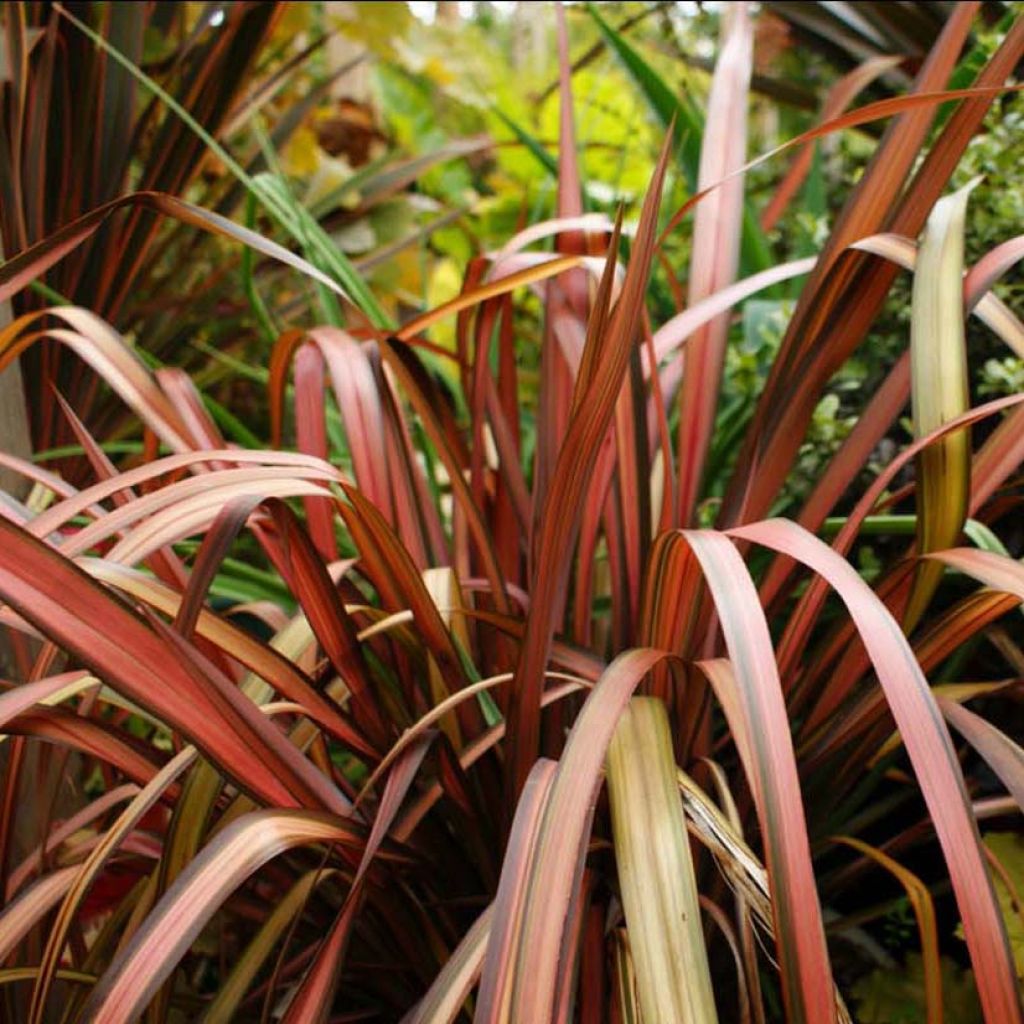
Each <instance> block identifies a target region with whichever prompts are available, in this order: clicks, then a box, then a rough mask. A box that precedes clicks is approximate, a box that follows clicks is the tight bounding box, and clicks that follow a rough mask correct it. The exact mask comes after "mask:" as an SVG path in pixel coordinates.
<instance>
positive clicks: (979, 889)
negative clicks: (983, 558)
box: [729, 519, 1022, 1024]
mask: <svg viewBox="0 0 1024 1024" xmlns="http://www.w3.org/2000/svg"><path fill="white" fill-rule="evenodd" d="M729 532H730V535H731V536H734V537H736V538H738V539H743V540H751V541H754V542H755V543H758V544H763V545H765V546H766V547H770V548H773V549H774V550H776V551H781V552H783V553H785V554H787V555H789V556H790V557H793V558H796V559H798V560H799V561H801V562H803V563H804V564H806V565H808V566H810V567H811V568H813V569H814V570H815V571H816V572H818V573H820V574H821V575H822V576H824V577H825V578H826V579H827V580H828V582H829V583H830V584H831V585H832V586H833V587H834V588H835V589H836V590H837V591H838V593H839V595H840V597H842V599H843V601H844V603H845V604H846V606H847V608H848V610H849V612H850V615H851V617H852V618H853V620H854V622H855V624H856V626H857V630H858V632H859V633H860V636H861V639H862V640H863V642H864V645H865V647H866V648H867V651H868V654H869V656H870V658H871V662H872V664H873V666H874V669H875V672H876V674H877V677H878V681H879V683H880V684H881V686H882V689H883V691H884V693H885V697H886V700H887V702H888V705H889V708H890V710H891V711H892V714H893V717H894V718H895V720H896V726H897V728H898V729H899V731H900V734H901V736H902V738H903V742H904V745H905V746H906V749H907V753H908V755H909V757H910V761H911V764H912V765H913V767H914V771H915V774H916V775H917V779H918V782H919V784H920V786H921V790H922V794H923V796H924V799H925V803H926V804H927V806H928V810H929V812H930V814H931V818H932V821H933V822H934V827H935V832H936V834H937V836H938V839H939V843H940V845H941V847H942V852H943V855H944V856H945V859H946V864H947V866H948V868H949V873H950V879H951V881H952V883H953V892H954V894H955V895H956V899H957V905H958V907H959V909H960V914H961V916H962V919H963V922H964V931H965V934H966V936H967V946H968V949H969V950H970V954H971V962H972V963H973V965H974V971H975V976H976V978H977V981H978V991H979V994H980V996H981V1001H982V1007H983V1008H984V1010H985V1013H986V1016H987V1018H988V1019H989V1020H998V1021H1007V1022H1017V1024H1019V1022H1020V1021H1021V1020H1022V1016H1021V1006H1020V996H1019V994H1018V992H1017V986H1016V980H1015V977H1014V970H1013V964H1012V959H1011V958H1010V955H1009V950H1008V946H1007V940H1006V931H1005V928H1004V926H1003V921H1002V918H1001V916H1000V914H999V908H998V905H997V903H996V899H995V894H994V892H993V889H992V883H991V880H990V878H989V875H988V871H987V868H986V866H985V861H984V856H983V854H982V852H981V839H980V836H979V835H978V826H977V823H976V821H975V818H974V813H973V811H972V808H971V804H970V799H969V797H968V795H967V791H966V788H965V786H964V781H963V775H962V773H961V770H960V765H959V762H958V761H957V757H956V751H955V750H954V748H953V744H952V742H951V740H950V738H949V732H948V731H947V729H946V725H945V722H944V721H943V720H942V715H941V712H940V711H939V709H938V706H937V705H936V703H935V698H934V696H933V695H932V692H931V689H930V687H929V686H928V681H927V680H926V679H925V677H924V675H923V673H922V672H921V669H920V667H919V665H918V664H917V661H916V660H915V659H914V655H913V652H912V650H911V649H910V646H909V644H908V643H907V640H906V638H905V637H904V635H903V632H902V630H901V629H900V628H899V626H898V624H897V623H896V621H895V620H894V619H893V617H892V615H891V613H890V612H889V611H888V609H886V607H885V606H884V605H883V604H882V602H881V601H880V600H879V598H878V596H877V595H876V594H875V593H874V592H873V591H872V590H871V588H870V587H869V586H868V585H867V584H866V583H865V582H864V581H863V580H862V579H861V578H860V576H859V575H858V574H857V572H856V570H855V569H854V568H853V567H852V566H851V565H850V564H849V563H848V562H846V561H845V560H844V559H843V558H842V557H841V556H839V555H838V554H837V553H836V552H835V551H833V550H832V549H831V548H829V547H828V546H826V545H825V544H824V543H823V542H822V541H820V540H818V539H817V538H816V537H814V536H813V535H811V534H809V533H807V532H806V531H804V530H802V529H801V528H800V527H799V526H797V525H796V524H795V523H789V522H786V521H785V520H781V519H775V520H771V521H769V522H765V523H757V524H754V525H751V526H742V527H736V528H735V529H733V530H731V531H729ZM978 553H979V554H980V553H981V552H978Z"/></svg>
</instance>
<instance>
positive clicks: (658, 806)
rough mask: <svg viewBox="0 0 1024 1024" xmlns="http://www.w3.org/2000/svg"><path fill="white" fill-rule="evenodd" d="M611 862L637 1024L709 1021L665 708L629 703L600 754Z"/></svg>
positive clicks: (711, 1010)
mask: <svg viewBox="0 0 1024 1024" xmlns="http://www.w3.org/2000/svg"><path fill="white" fill-rule="evenodd" d="M607 769H608V794H609V798H610V801H611V811H612V830H613V834H614V838H615V857H616V862H617V864H618V873H619V887H620V890H621V893H622V905H623V909H624V910H625V914H626V928H627V930H628V933H629V947H630V951H631V953H632V958H633V964H634V967H635V971H636V988H637V992H638V994H639V998H640V1007H641V1010H642V1012H643V1019H644V1020H645V1021H674V1022H678V1024H698V1022H701V1024H702V1022H705V1021H708V1022H712V1024H714V1022H716V1021H717V1019H718V1018H717V1015H716V1012H715V1001H714V997H713V995H712V989H711V977H710V974H709V973H708V962H707V952H706V950H705V947H704V936H703V929H702V927H701V917H700V904H699V902H698V899H697V883H696V881H695V879H694V874H693V861H692V858H691V856H690V845H689V840H688V838H687V835H686V825H685V822H684V820H683V808H682V802H681V801H680V798H679V793H678V790H677V788H676V765H675V756H674V754H673V751H672V735H671V732H670V730H669V722H668V714H667V712H666V710H665V705H664V704H662V702H661V701H660V700H657V699H655V698H652V697H635V698H633V700H632V701H631V702H630V704H629V706H628V707H627V708H626V710H625V712H624V713H623V715H622V717H621V718H620V719H619V724H618V726H617V727H616V730H615V735H614V737H613V738H612V742H611V745H610V746H609V748H608V760H607Z"/></svg>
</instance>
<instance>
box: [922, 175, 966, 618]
mask: <svg viewBox="0 0 1024 1024" xmlns="http://www.w3.org/2000/svg"><path fill="white" fill-rule="evenodd" d="M976 184H977V181H973V182H971V183H970V184H968V185H965V186H964V187H963V188H962V189H960V190H959V191H958V192H954V193H953V194H952V195H950V196H946V197H945V198H944V199H940V200H939V201H938V202H937V203H936V204H935V209H934V210H933V211H932V213H931V216H930V217H929V218H928V224H927V226H926V227H925V231H924V237H923V239H922V241H921V248H920V251H919V252H918V257H917V268H916V270H915V272H914V291H913V298H912V302H911V320H910V385H911V387H910V390H911V402H912V407H913V414H914V434H915V436H916V437H923V436H925V435H927V434H930V433H931V432H932V431H933V430H935V429H937V428H938V427H940V426H942V424H943V423H946V422H947V421H949V420H951V419H954V418H955V417H957V416H960V415H961V414H963V413H964V412H966V411H967V408H968V406H969V403H970V396H969V394H968V386H967V349H966V344H965V337H964V317H965V312H964V307H963V298H962V295H961V279H962V278H963V272H964V222H965V219H966V215H967V197H968V196H969V195H970V193H971V190H972V189H973V188H974V186H975V185H976ZM970 487H971V437H970V434H969V432H968V431H967V430H958V431H954V432H952V433H949V434H946V435H945V436H944V437H942V438H940V439H939V440H937V441H935V442H934V443H932V444H930V445H928V447H927V448H925V449H923V450H922V451H921V453H920V454H919V455H918V457H917V502H918V515H917V524H918V533H917V550H918V554H927V553H928V552H930V551H936V550H939V549H941V548H947V547H949V546H950V545H951V544H954V543H955V542H956V539H957V537H958V536H959V534H960V531H961V529H963V525H964V521H965V520H966V518H967V502H968V497H969V494H970ZM941 577H942V569H941V568H940V567H939V566H937V565H936V564H935V563H932V562H924V563H921V564H920V566H919V568H918V571H917V575H916V577H915V579H914V585H913V588H912V590H911V592H910V602H909V604H908V606H907V611H906V617H905V619H904V627H905V628H906V629H907V631H908V632H909V631H910V630H912V629H913V628H914V625H915V623H916V622H917V621H918V620H919V619H920V617H921V615H922V614H923V613H924V610H925V608H926V607H927V605H928V602H929V600H930V599H931V597H932V595H933V594H934V593H935V590H936V588H937V587H938V585H939V580H940V579H941Z"/></svg>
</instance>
